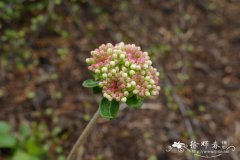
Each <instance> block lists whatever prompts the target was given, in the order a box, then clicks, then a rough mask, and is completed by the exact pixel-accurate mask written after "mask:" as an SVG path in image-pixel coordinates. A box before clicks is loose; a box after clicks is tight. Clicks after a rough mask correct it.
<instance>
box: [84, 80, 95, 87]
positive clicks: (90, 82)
mask: <svg viewBox="0 0 240 160" xmlns="http://www.w3.org/2000/svg"><path fill="white" fill-rule="evenodd" d="M98 83H99V82H98V81H95V80H93V79H88V80H85V81H84V82H83V84H82V85H83V87H87V88H92V87H96V86H98Z"/></svg>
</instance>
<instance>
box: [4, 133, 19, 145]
mask: <svg viewBox="0 0 240 160" xmlns="http://www.w3.org/2000/svg"><path fill="white" fill-rule="evenodd" d="M16 142H17V141H16V138H15V137H13V136H12V135H10V134H8V133H0V148H14V146H15V144H16Z"/></svg>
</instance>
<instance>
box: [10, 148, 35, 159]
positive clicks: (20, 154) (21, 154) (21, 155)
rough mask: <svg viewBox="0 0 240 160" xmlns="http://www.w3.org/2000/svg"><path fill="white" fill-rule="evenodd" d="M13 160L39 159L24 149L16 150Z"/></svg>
mask: <svg viewBox="0 0 240 160" xmlns="http://www.w3.org/2000/svg"><path fill="white" fill-rule="evenodd" d="M13 160H39V158H37V157H35V156H32V155H30V154H28V153H26V152H24V151H21V150H18V151H17V152H15V154H14V156H13Z"/></svg>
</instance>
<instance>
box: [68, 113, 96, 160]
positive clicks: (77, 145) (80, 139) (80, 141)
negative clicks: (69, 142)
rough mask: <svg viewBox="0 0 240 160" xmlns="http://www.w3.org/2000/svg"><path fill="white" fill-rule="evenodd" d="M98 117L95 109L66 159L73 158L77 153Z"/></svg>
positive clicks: (72, 159)
mask: <svg viewBox="0 0 240 160" xmlns="http://www.w3.org/2000/svg"><path fill="white" fill-rule="evenodd" d="M98 118H99V111H98V110H97V111H96V113H95V114H94V116H93V117H92V119H91V120H90V122H89V123H88V125H87V126H86V128H85V129H84V130H83V132H82V134H81V135H80V136H79V137H78V140H77V142H76V143H75V144H74V146H73V148H72V150H71V151H70V153H69V155H68V157H67V160H75V159H76V157H77V155H78V150H79V148H80V147H81V146H82V145H83V144H84V142H85V141H86V139H87V137H88V136H89V134H90V133H91V132H92V130H93V128H94V126H95V124H96V122H97V119H98Z"/></svg>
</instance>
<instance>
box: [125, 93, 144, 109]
mask: <svg viewBox="0 0 240 160" xmlns="http://www.w3.org/2000/svg"><path fill="white" fill-rule="evenodd" d="M126 104H127V105H128V107H130V108H140V107H141V106H142V104H143V101H142V100H141V99H140V98H138V97H137V96H136V95H133V96H132V97H130V98H128V99H127V102H126Z"/></svg>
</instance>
